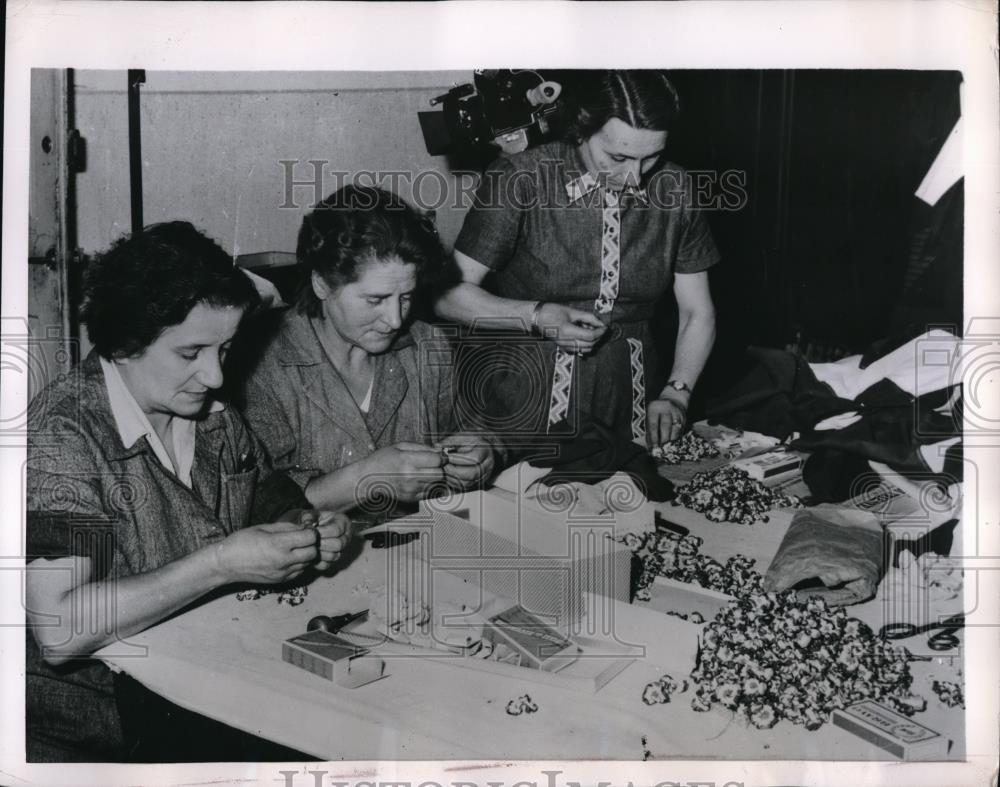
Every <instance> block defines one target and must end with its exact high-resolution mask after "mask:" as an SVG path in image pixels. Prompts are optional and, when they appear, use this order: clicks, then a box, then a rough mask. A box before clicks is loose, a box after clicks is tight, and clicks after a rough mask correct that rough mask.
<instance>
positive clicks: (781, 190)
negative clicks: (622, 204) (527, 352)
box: [659, 70, 963, 387]
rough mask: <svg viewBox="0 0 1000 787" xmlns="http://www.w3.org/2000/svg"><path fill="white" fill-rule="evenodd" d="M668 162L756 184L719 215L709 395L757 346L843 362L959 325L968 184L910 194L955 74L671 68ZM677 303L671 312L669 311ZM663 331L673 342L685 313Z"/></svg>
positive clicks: (949, 113) (944, 123) (945, 111)
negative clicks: (673, 107) (676, 108)
mask: <svg viewBox="0 0 1000 787" xmlns="http://www.w3.org/2000/svg"><path fill="white" fill-rule="evenodd" d="M671 76H672V79H673V80H674V83H675V85H676V87H677V89H678V92H679V93H680V97H681V117H680V122H679V126H678V128H677V129H676V132H674V133H672V134H671V137H670V141H669V142H668V148H669V151H668V152H669V155H670V157H671V158H672V159H673V160H675V161H676V162H677V163H679V164H681V165H683V166H685V167H687V168H689V169H707V170H711V169H714V170H719V171H723V170H726V169H740V170H745V171H746V173H747V176H746V183H747V193H748V197H749V199H748V204H747V205H746V207H745V208H743V209H742V210H738V211H711V212H710V213H709V214H708V220H709V224H710V226H711V228H712V232H713V235H714V237H715V239H716V243H717V244H718V246H719V249H720V251H721V252H722V255H723V262H722V263H721V264H720V265H719V266H717V267H716V269H714V270H713V272H712V274H711V276H712V290H713V296H714V298H715V301H716V306H717V312H718V329H719V330H718V340H717V344H716V351H715V352H714V353H713V357H712V361H711V362H710V366H709V369H708V370H706V378H705V383H706V385H707V386H709V387H710V386H711V382H712V381H713V380H716V381H719V379H720V378H724V377H725V376H726V371H727V369H729V368H731V367H732V366H733V364H734V360H735V359H736V358H738V357H739V356H740V355H742V350H743V348H745V347H746V346H747V345H748V344H759V345H766V346H771V347H795V348H796V349H798V350H799V351H801V352H802V353H803V354H804V355H805V356H806V357H807V359H808V360H816V361H821V360H832V359H834V358H837V357H840V356H842V355H845V354H848V353H852V352H857V351H860V350H862V349H864V347H865V346H867V345H868V344H869V343H871V342H872V341H874V340H877V339H880V338H883V337H886V336H889V335H893V334H897V333H904V332H907V331H913V330H919V329H920V328H926V326H927V325H934V324H951V325H954V326H956V328H957V329H958V330H959V331H960V330H961V320H962V271H963V260H962V218H963V215H962V207H963V206H962V182H961V181H959V183H957V184H956V185H955V186H953V187H952V188H951V189H950V190H949V191H948V192H947V193H946V194H945V196H944V197H942V199H941V200H940V201H939V202H938V204H937V205H936V206H934V207H933V208H932V207H930V206H928V205H926V204H925V203H923V202H922V201H921V200H918V199H917V198H916V197H915V196H914V192H915V191H916V189H917V187H918V186H919V185H920V182H921V181H922V180H923V178H924V175H925V174H926V173H927V170H928V169H929V167H930V165H931V163H932V162H933V160H934V158H935V157H936V155H937V153H938V151H939V150H940V148H941V145H942V144H943V143H944V141H945V139H946V138H947V137H948V135H949V133H950V132H951V130H952V127H953V126H954V124H955V121H956V120H957V119H958V117H959V112H960V109H959V84H960V82H961V74H959V73H958V72H943V71H836V70H824V71H675V72H672V74H671ZM666 300H669V299H666ZM666 300H665V302H664V304H663V309H661V316H660V320H659V330H660V331H661V333H662V334H663V335H664V339H665V340H667V341H669V340H670V336H669V334H670V333H671V332H672V330H673V322H674V317H673V313H672V310H673V307H672V304H671V303H668V302H666Z"/></svg>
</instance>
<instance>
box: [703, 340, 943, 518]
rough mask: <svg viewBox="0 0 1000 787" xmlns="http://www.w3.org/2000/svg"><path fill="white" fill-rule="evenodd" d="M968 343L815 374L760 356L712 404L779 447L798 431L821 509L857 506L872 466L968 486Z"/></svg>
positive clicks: (938, 344)
mask: <svg viewBox="0 0 1000 787" xmlns="http://www.w3.org/2000/svg"><path fill="white" fill-rule="evenodd" d="M958 342H959V340H958V339H957V338H956V337H954V336H952V335H951V334H948V333H945V332H943V331H931V332H928V333H926V334H923V335H921V336H918V337H916V338H911V339H909V340H907V341H905V342H903V343H902V344H900V343H899V342H898V340H886V341H884V342H882V343H880V344H879V345H878V346H877V347H875V348H873V349H872V350H870V351H869V352H868V353H867V354H865V355H864V356H861V355H858V356H852V357H851V358H845V359H844V360H842V361H838V362H837V363H831V364H812V365H810V364H808V363H806V362H805V361H804V360H803V359H802V358H800V357H799V356H797V355H796V354H795V353H792V352H789V351H786V350H774V349H767V348H753V347H752V348H749V349H748V355H749V357H750V358H751V360H752V362H753V363H752V365H751V366H750V368H749V369H748V370H747V371H746V373H745V374H744V376H743V377H742V378H741V379H740V381H739V382H738V383H737V384H736V385H735V386H733V387H732V388H731V389H730V390H729V391H728V392H727V393H726V394H724V395H723V396H720V397H717V398H716V399H714V400H712V401H710V402H709V406H708V416H709V418H710V419H711V420H713V421H718V422H721V423H723V424H725V425H726V426H731V427H735V428H739V429H749V430H753V431H758V432H763V433H764V434H768V435H771V436H773V437H777V438H779V439H787V438H788V437H790V436H792V434H793V433H794V432H798V433H799V437H798V438H797V439H796V440H795V441H794V442H792V443H791V445H792V447H793V448H797V449H801V450H804V451H808V452H810V453H811V454H812V456H811V457H810V459H809V460H808V461H807V463H806V466H805V468H804V470H803V476H804V479H805V481H806V483H807V484H808V485H809V487H810V491H812V493H813V496H814V499H815V500H818V501H829V502H839V501H842V500H845V499H846V498H847V497H849V496H850V495H851V492H852V490H856V489H857V484H858V481H859V476H860V474H869V473H870V471H869V470H868V469H867V467H866V462H867V460H875V461H878V462H882V463H884V464H886V465H888V466H890V467H891V468H892V469H893V470H894V471H896V472H899V473H903V474H909V475H913V476H919V477H921V478H927V477H929V476H932V475H937V476H939V477H940V480H941V481H942V483H944V484H945V485H950V484H952V483H954V482H955V481H957V480H960V479H961V477H962V444H961V439H960V438H961V429H962V417H961V397H960V389H959V387H958V386H956V385H952V382H953V380H952V375H953V374H954V370H953V365H952V364H951V362H950V359H951V358H953V357H954V356H955V354H956V353H957V345H958ZM941 359H945V362H943V363H942V360H941ZM861 460H864V461H861Z"/></svg>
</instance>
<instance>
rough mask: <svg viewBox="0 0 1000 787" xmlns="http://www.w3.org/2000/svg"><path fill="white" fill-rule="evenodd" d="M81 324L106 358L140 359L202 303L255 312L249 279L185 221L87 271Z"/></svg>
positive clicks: (113, 252) (138, 237) (150, 233)
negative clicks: (137, 356)
mask: <svg viewBox="0 0 1000 787" xmlns="http://www.w3.org/2000/svg"><path fill="white" fill-rule="evenodd" d="M83 295H84V301H83V306H82V307H81V309H80V319H81V321H82V322H83V323H84V324H85V325H86V326H87V333H88V335H89V337H90V341H91V342H92V343H93V345H94V348H95V349H96V350H97V352H98V353H99V354H100V355H102V356H103V357H105V358H107V359H111V358H128V357H132V356H135V355H138V354H140V353H142V352H143V351H144V350H145V349H146V348H147V347H149V345H150V344H152V343H153V342H154V341H156V339H157V337H159V335H160V334H161V333H163V331H165V330H166V329H167V328H169V327H171V326H173V325H179V324H180V323H182V322H184V320H186V319H187V316H188V314H189V313H190V312H191V310H192V309H193V308H194V307H195V306H197V305H198V304H199V303H204V304H206V305H208V306H216V307H226V306H233V307H237V308H241V309H244V310H246V311H250V310H252V309H253V308H254V307H256V306H257V304H258V303H259V301H260V297H259V296H258V294H257V290H256V288H255V287H254V285H253V283H252V282H251V281H250V279H249V278H248V277H247V276H246V275H245V274H244V273H243V271H241V270H240V269H239V268H238V267H236V265H235V264H234V263H233V258H232V257H231V256H230V255H229V254H227V253H226V252H225V251H224V250H223V249H222V247H221V246H219V245H218V244H217V243H216V242H215V241H213V240H212V239H211V238H208V237H206V236H205V235H203V234H202V233H201V232H199V231H198V230H197V229H195V227H194V226H193V225H191V224H189V223H188V222H186V221H171V222H166V223H163V224H154V225H151V226H149V227H146V228H145V229H143V230H142V231H141V232H137V233H135V234H133V235H131V236H126V237H125V238H122V239H121V240H119V241H117V242H116V243H115V245H114V246H112V247H111V249H110V250H108V251H107V252H106V253H104V254H103V255H101V256H100V257H98V258H96V259H95V260H94V261H93V262H91V263H90V265H89V266H88V268H87V271H86V273H85V274H84V280H83Z"/></svg>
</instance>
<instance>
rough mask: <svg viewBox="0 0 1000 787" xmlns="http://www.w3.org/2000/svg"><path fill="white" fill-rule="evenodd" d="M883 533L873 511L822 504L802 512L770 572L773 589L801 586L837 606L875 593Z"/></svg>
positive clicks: (766, 584)
mask: <svg viewBox="0 0 1000 787" xmlns="http://www.w3.org/2000/svg"><path fill="white" fill-rule="evenodd" d="M883 538H884V537H883V533H882V528H881V526H880V525H879V524H878V521H877V520H876V519H875V517H874V516H872V515H871V514H868V513H865V512H861V511H853V510H849V509H836V508H833V507H827V506H817V507H815V508H807V509H803V510H801V511H797V512H796V513H795V516H794V517H793V518H792V523H791V525H789V527H788V531H787V532H786V533H785V537H784V538H783V539H782V541H781V545H780V546H779V547H778V552H777V553H776V554H775V556H774V559H773V560H772V561H771V565H770V567H769V568H768V570H767V574H766V575H765V577H764V588H765V589H766V590H768V591H778V592H780V591H784V590H790V589H793V588H794V589H796V590H797V591H798V592H799V593H800V594H801V595H818V596H821V597H823V598H824V599H825V600H826V601H827V603H829V604H835V605H844V604H857V603H860V602H862V601H865V600H867V599H869V598H871V597H872V596H874V595H875V591H876V589H877V588H878V583H879V580H880V579H881V577H882V569H883V557H882V556H883Z"/></svg>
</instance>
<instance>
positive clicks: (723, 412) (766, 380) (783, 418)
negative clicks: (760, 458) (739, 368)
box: [706, 347, 856, 440]
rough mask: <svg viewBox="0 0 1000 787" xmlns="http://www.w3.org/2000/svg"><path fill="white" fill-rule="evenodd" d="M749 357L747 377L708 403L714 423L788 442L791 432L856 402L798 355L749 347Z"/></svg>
mask: <svg viewBox="0 0 1000 787" xmlns="http://www.w3.org/2000/svg"><path fill="white" fill-rule="evenodd" d="M747 359H748V361H749V363H748V364H747V368H746V371H745V373H744V375H743V377H742V378H741V379H739V380H738V381H737V382H736V383H735V384H734V385H733V386H732V387H731V388H730V389H729V390H727V391H726V392H725V393H723V394H721V395H718V396H714V397H712V398H711V399H709V401H708V402H707V410H706V414H707V416H708V418H709V420H710V421H713V422H721V423H723V424H725V425H726V426H730V427H732V428H734V429H744V430H747V431H753V432H760V433H761V434H766V435H770V436H771V437H777V438H778V439H780V440H784V439H785V438H787V437H789V436H790V435H791V434H792V432H802V431H804V430H805V429H811V428H812V427H813V425H815V424H816V423H818V422H819V421H822V420H823V419H824V418H829V417H830V416H833V415H837V414H839V413H844V412H848V411H850V410H853V409H854V408H855V406H856V405H855V404H854V403H853V402H851V401H850V400H849V399H841V398H840V397H839V396H837V395H836V394H835V393H834V392H833V389H832V388H831V387H830V386H829V385H827V384H826V383H821V382H819V381H818V380H817V379H816V375H815V374H813V372H812V369H810V368H809V364H808V363H806V361H805V360H803V359H802V358H801V357H800V356H799V355H797V354H795V353H792V352H789V351H787V350H774V349H771V348H767V347H749V348H747Z"/></svg>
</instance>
